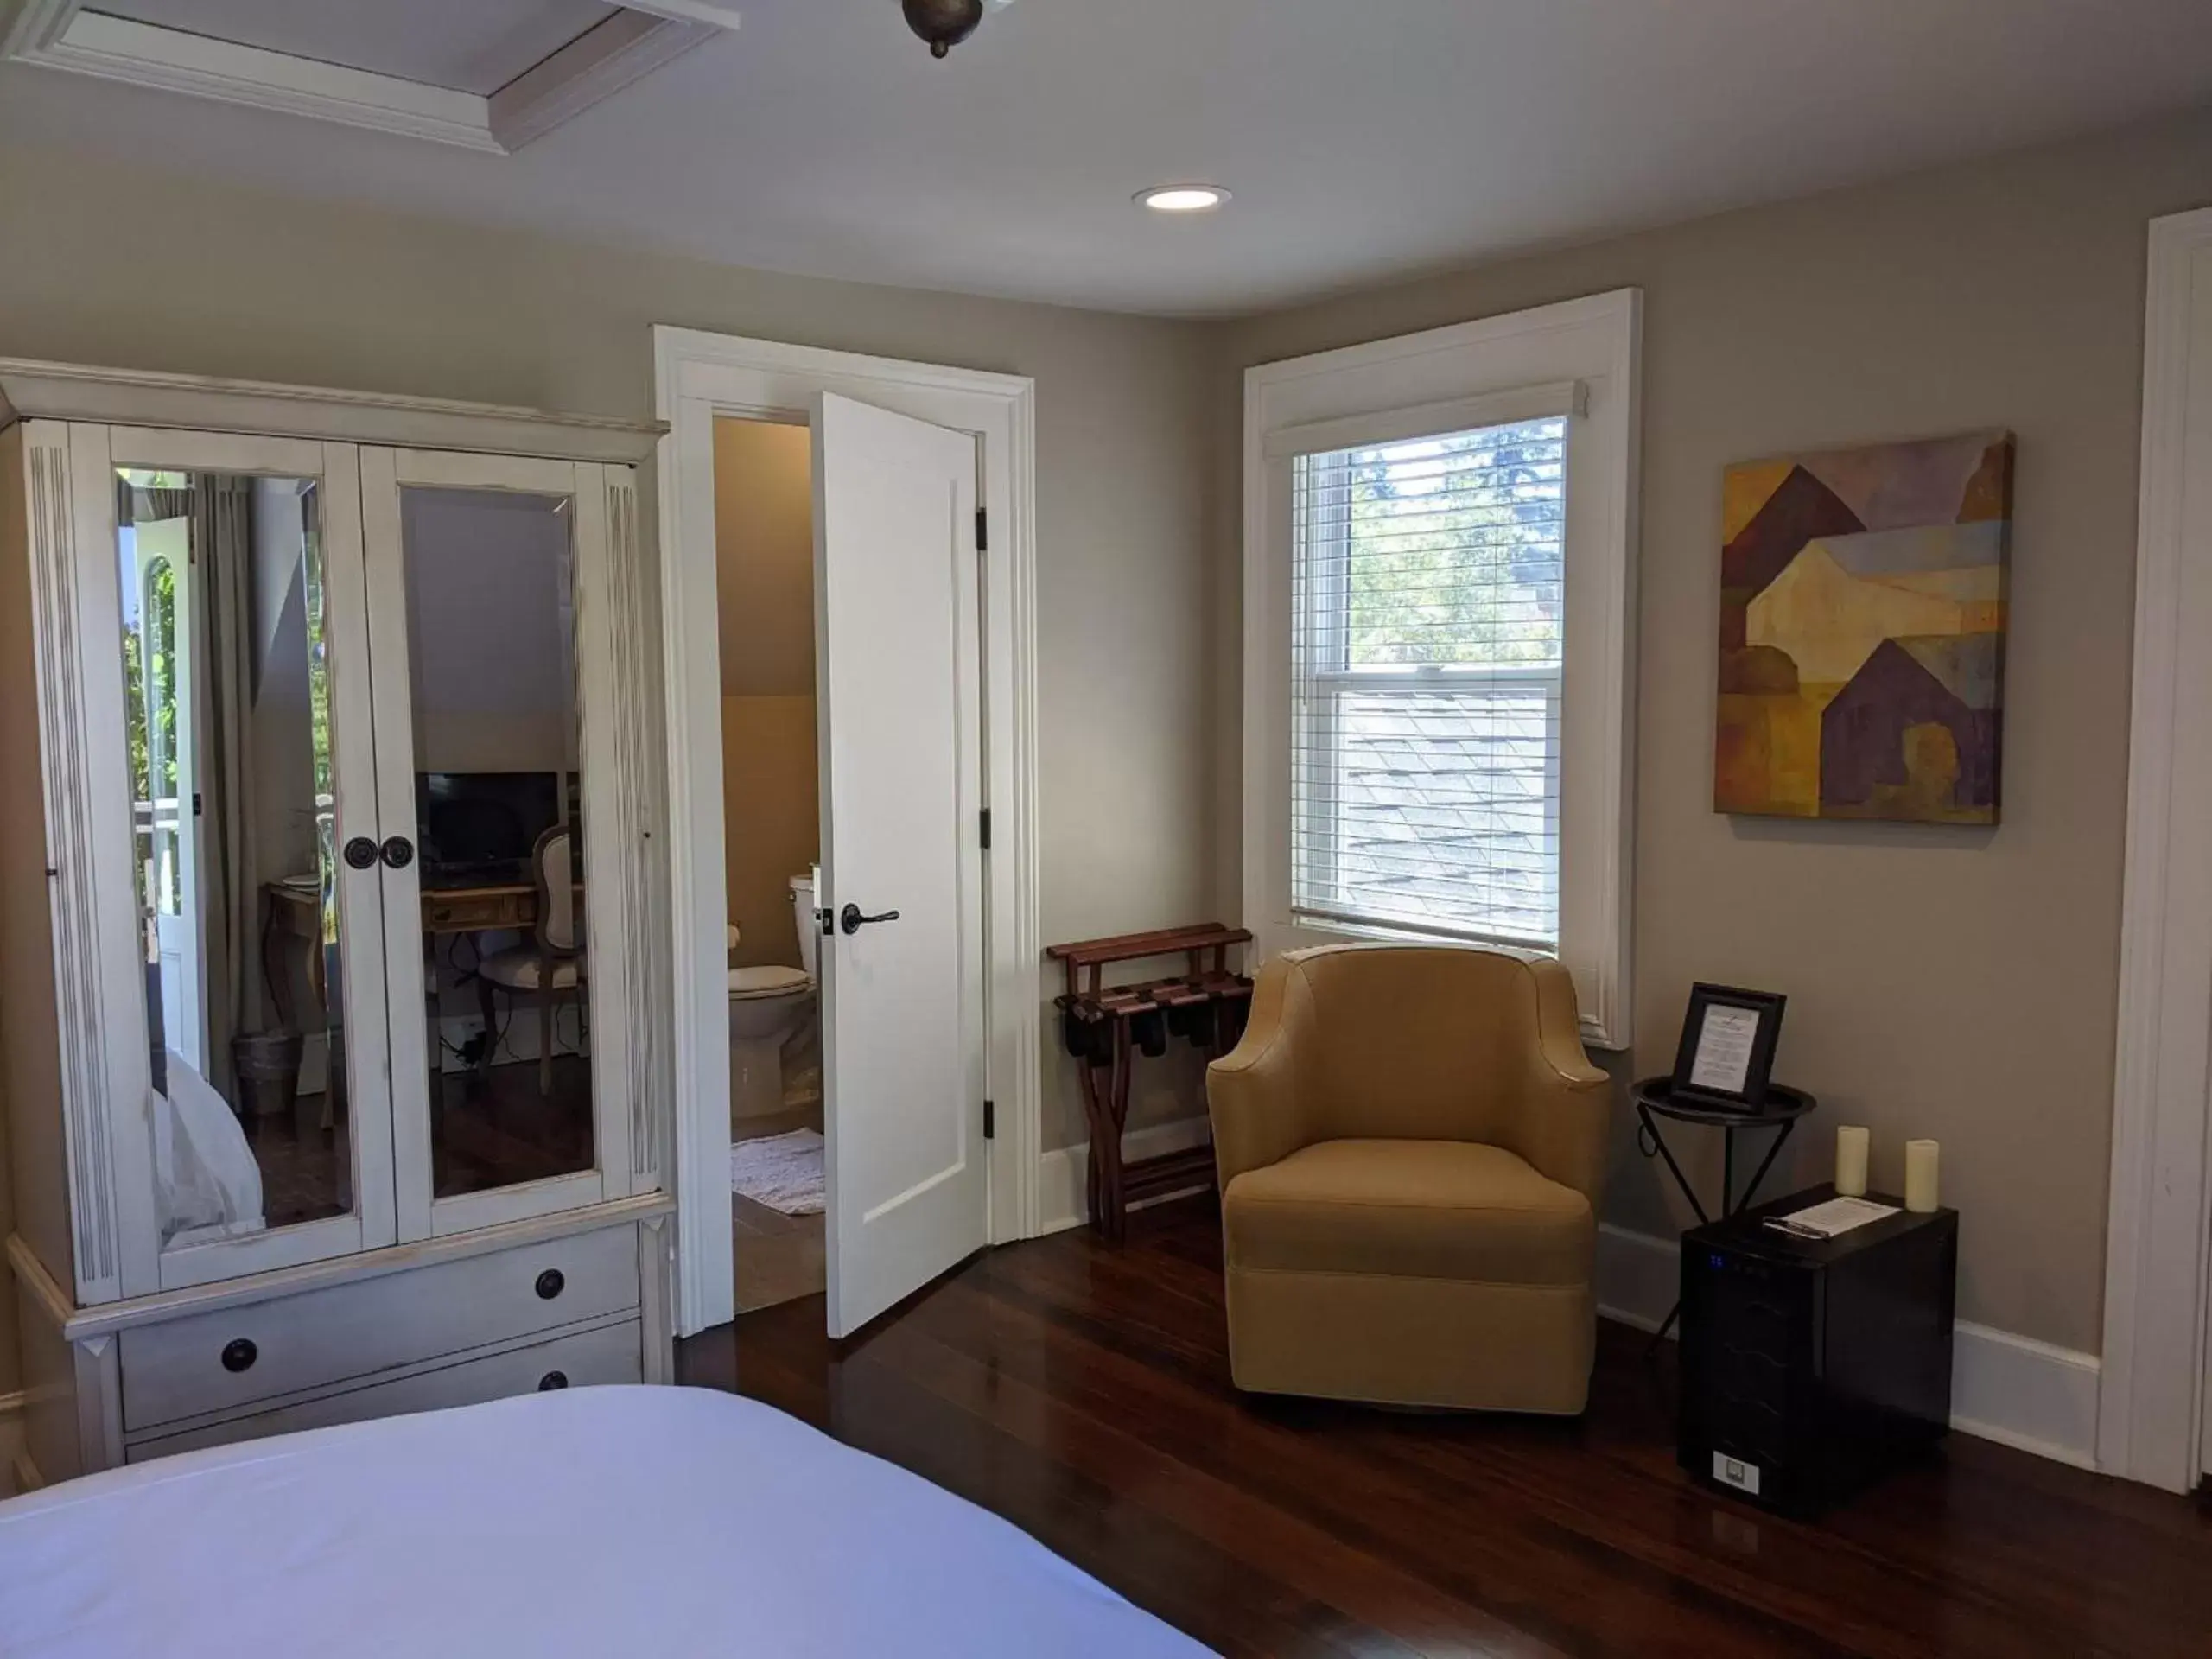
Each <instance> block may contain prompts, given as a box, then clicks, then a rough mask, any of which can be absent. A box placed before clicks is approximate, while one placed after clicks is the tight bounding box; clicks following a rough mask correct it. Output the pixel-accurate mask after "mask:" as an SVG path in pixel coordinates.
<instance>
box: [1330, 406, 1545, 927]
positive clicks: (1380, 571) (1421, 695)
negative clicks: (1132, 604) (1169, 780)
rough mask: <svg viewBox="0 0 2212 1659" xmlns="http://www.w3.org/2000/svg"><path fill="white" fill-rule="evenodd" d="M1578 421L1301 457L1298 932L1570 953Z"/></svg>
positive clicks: (1539, 422)
mask: <svg viewBox="0 0 2212 1659" xmlns="http://www.w3.org/2000/svg"><path fill="white" fill-rule="evenodd" d="M1566 460H1567V423H1566V422H1565V421H1564V420H1563V419H1560V418H1556V417H1554V418H1552V419H1548V420H1535V421H1522V422H1516V423H1511V424H1509V425H1504V426H1491V427H1481V428H1478V429H1474V430H1472V431H1466V432H1453V433H1446V434H1442V435H1438V436H1435V437H1428V438H1414V439H1408V440H1404V441H1402V442H1394V443H1382V444H1372V445H1368V446H1365V447H1363V448H1350V449H1333V450H1328V451H1325V452H1323V453H1321V454H1304V455H1299V456H1296V457H1294V461H1293V473H1292V509H1291V512H1292V536H1293V538H1294V541H1293V555H1292V573H1291V582H1292V592H1293V611H1292V614H1293V640H1292V651H1293V653H1294V673H1293V677H1292V690H1291V696H1292V701H1293V710H1292V732H1293V740H1292V741H1293V750H1292V755H1291V849H1292V850H1291V856H1292V892H1291V913H1292V915H1293V916H1294V918H1303V919H1308V920H1313V921H1318V922H1323V923H1329V922H1339V923H1352V924H1362V923H1364V924H1369V925H1376V926H1379V927H1385V928H1393V929H1405V930H1408V931H1418V932H1423V933H1434V934H1443V935H1446V936H1449V937H1453V938H1466V939H1478V940H1484V941H1489V942H1492V943H1499V944H1517V945H1527V946H1533V947H1535V948H1538V949H1542V950H1552V949H1555V948H1556V947H1557V945H1558V943H1559V798H1560V768H1559V743H1560V723H1559V711H1560V672H1561V670H1562V668H1563V666H1564V660H1565V659H1564V650H1563V643H1564V632H1563V628H1562V626H1561V624H1562V620H1563V617H1562V611H1563V605H1562V600H1563V589H1562V582H1561V576H1562V562H1563V557H1564V553H1565V546H1564V542H1565V535H1566V500H1567V495H1566Z"/></svg>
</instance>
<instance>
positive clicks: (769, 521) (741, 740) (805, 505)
mask: <svg viewBox="0 0 2212 1659" xmlns="http://www.w3.org/2000/svg"><path fill="white" fill-rule="evenodd" d="M813 449H814V446H813V438H812V435H811V434H810V433H809V432H808V431H807V429H806V428H804V427H803V426H774V425H770V424H767V423H763V422H760V421H732V420H718V421H716V422H715V602H716V605H717V607H718V609H719V610H720V613H721V626H720V627H719V629H718V630H717V635H718V640H717V643H718V644H719V645H720V648H721V683H722V833H723V848H722V850H723V863H724V871H725V880H726V881H727V885H728V895H729V918H730V920H732V921H733V922H735V923H736V924H737V925H738V931H739V932H740V934H741V938H740V941H739V944H738V947H737V954H736V956H735V957H733V958H732V960H733V961H734V962H735V963H738V964H739V965H740V966H743V967H757V966H760V965H761V964H764V963H780V964H781V965H783V966H785V967H787V968H797V967H799V966H801V965H802V964H801V963H800V962H799V957H798V932H797V931H796V930H795V928H794V926H793V923H792V919H791V877H792V876H794V875H796V874H799V873H800V872H801V871H804V869H806V868H807V867H808V866H810V864H812V863H813V862H814V861H815V860H817V858H819V857H820V856H821V855H822V833H821V801H820V795H819V790H818V785H817V771H816V767H817V754H818V748H819V745H818V742H817V734H816V731H815V722H814V453H813Z"/></svg>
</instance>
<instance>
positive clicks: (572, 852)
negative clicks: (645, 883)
mask: <svg viewBox="0 0 2212 1659" xmlns="http://www.w3.org/2000/svg"><path fill="white" fill-rule="evenodd" d="M572 529H573V514H572V512H571V503H570V501H569V498H568V497H566V496H561V495H541V494H529V493H519V492H515V491H508V490H495V489H484V488H455V487H436V488H432V487H426V486H406V487H404V488H403V489H402V490H401V492H400V543H401V553H402V564H403V568H404V582H405V587H406V595H407V640H408V645H407V658H408V677H409V681H410V685H409V698H410V708H411V711H412V721H411V725H412V739H413V753H414V785H415V795H416V869H417V871H418V874H419V878H420V884H421V906H422V916H421V942H420V946H419V948H420V950H421V951H422V956H423V986H424V1004H425V1006H424V1008H423V1018H424V1020H425V1021H426V1023H427V1026H428V1032H427V1043H426V1049H427V1052H428V1054H429V1076H428V1077H427V1079H426V1082H427V1085H428V1088H429V1102H430V1114H429V1117H430V1164H431V1186H432V1192H433V1195H434V1196H435V1198H454V1197H458V1196H460V1195H461V1194H464V1193H473V1192H487V1191H490V1190H493V1189H494V1188H499V1187H507V1186H515V1185H523V1184H524V1183H527V1182H531V1181H538V1180H544V1179H550V1178H552V1177H555V1176H559V1175H568V1174H574V1173H581V1172H584V1171H588V1170H590V1169H592V1168H594V1167H595V1162H596V1156H597V1148H596V1147H595V1145H594V1125H593V1079H592V1065H593V1062H592V1046H591V975H590V951H589V947H588V939H587V938H586V937H585V929H584V887H583V880H584V836H585V832H586V826H585V824H584V823H583V817H582V788H581V779H580V767H581V764H582V734H581V728H580V724H579V715H578V706H579V705H578V701H577V695H576V610H575V553H574V548H573V538H572ZM390 816H391V815H390V814H389V813H387V815H386V819H387V822H389V820H390Z"/></svg>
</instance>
